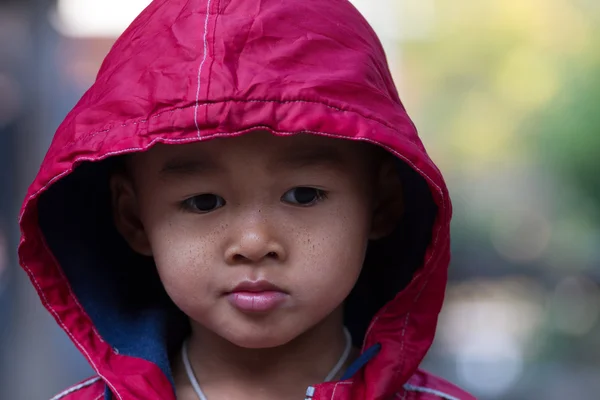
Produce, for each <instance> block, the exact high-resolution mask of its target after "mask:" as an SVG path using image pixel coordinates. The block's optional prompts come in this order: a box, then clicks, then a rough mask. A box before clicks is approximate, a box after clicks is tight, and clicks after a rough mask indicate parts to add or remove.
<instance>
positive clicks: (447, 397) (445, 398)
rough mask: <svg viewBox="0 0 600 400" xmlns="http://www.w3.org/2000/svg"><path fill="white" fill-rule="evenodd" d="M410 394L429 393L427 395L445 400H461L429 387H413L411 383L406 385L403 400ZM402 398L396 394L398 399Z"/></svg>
mask: <svg viewBox="0 0 600 400" xmlns="http://www.w3.org/2000/svg"><path fill="white" fill-rule="evenodd" d="M408 392H417V393H427V394H432V395H434V396H437V397H439V398H441V399H443V400H460V399H459V398H458V397H454V396H451V395H449V394H448V393H444V392H442V391H439V390H436V389H431V388H428V387H424V386H415V385H411V384H409V383H407V384H406V385H404V395H403V396H402V400H404V399H406V394H407V393H408ZM398 396H400V393H397V394H396V397H398Z"/></svg>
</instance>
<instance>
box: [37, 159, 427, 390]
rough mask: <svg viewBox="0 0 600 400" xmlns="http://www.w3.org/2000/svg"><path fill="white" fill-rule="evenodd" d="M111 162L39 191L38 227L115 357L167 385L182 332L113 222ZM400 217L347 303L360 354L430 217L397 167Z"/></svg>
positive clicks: (420, 188) (414, 264)
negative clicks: (145, 367)
mask: <svg viewBox="0 0 600 400" xmlns="http://www.w3.org/2000/svg"><path fill="white" fill-rule="evenodd" d="M116 160H118V159H116V158H110V159H107V160H104V161H100V162H93V163H89V162H86V163H83V164H81V165H79V166H78V167H77V168H75V170H74V171H73V172H72V173H71V174H69V175H68V176H67V177H65V178H64V179H61V180H59V181H58V182H56V183H55V184H54V185H52V186H51V187H50V188H49V189H48V190H47V191H46V192H44V193H43V194H42V195H41V197H40V200H39V203H38V207H39V225H40V228H41V231H42V233H43V236H44V238H45V240H46V243H47V244H48V246H49V249H50V250H51V252H52V254H53V255H54V257H55V258H56V260H57V262H58V264H59V265H60V266H61V267H62V270H63V272H64V275H65V276H66V278H67V280H68V281H69V283H70V285H71V288H72V290H73V292H74V294H75V296H76V297H77V300H78V301H79V303H80V304H81V305H82V307H83V309H84V310H85V311H86V313H87V314H88V315H89V317H90V318H91V320H92V321H93V323H94V326H95V329H96V330H97V331H98V333H99V334H100V336H101V337H102V338H103V340H105V341H106V342H107V343H108V344H109V345H110V346H111V347H112V348H113V349H114V351H115V352H118V353H119V354H122V355H127V356H133V357H139V358H143V359H145V360H148V361H150V362H152V363H154V364H156V365H157V366H158V367H159V368H160V369H161V370H162V371H163V372H164V373H165V375H166V376H167V377H168V378H169V379H170V380H171V382H173V380H172V376H171V372H170V371H171V370H170V365H169V359H170V356H171V355H172V354H173V352H175V351H178V350H179V346H180V344H181V342H182V341H183V339H184V338H185V336H186V335H187V333H188V331H189V326H188V323H187V320H186V317H185V315H184V314H183V313H182V312H181V311H179V310H178V309H177V308H176V306H175V305H174V304H173V303H172V301H171V300H170V299H169V297H168V296H167V294H166V292H165V291H164V289H163V287H162V284H161V282H160V279H159V276H158V273H157V271H156V268H155V266H154V262H153V260H152V259H151V258H149V257H144V256H141V255H139V254H137V253H135V252H133V251H132V250H131V249H130V248H129V246H128V245H127V243H126V242H125V241H124V240H123V238H122V237H121V236H120V234H119V233H118V232H117V230H116V228H115V226H114V224H113V218H112V212H111V197H110V189H109V185H108V177H109V175H110V173H111V171H113V169H114V167H115V162H116ZM398 173H399V179H401V181H402V190H403V195H404V196H403V197H404V214H403V217H402V219H401V221H400V223H399V224H398V227H397V229H396V230H395V231H394V232H393V233H392V234H391V235H390V236H388V237H386V238H384V239H381V240H378V241H373V242H371V243H370V244H369V247H368V249H367V255H366V259H365V262H364V267H363V271H362V273H361V276H360V277H359V280H358V282H357V284H356V286H355V288H354V289H353V291H352V292H351V294H350V296H349V297H348V299H347V303H346V312H345V320H346V321H345V323H346V326H347V327H348V329H349V330H350V332H351V334H352V338H353V342H354V345H355V346H357V347H360V346H361V345H362V343H363V340H364V337H365V333H366V331H367V329H368V326H369V324H370V322H371V320H372V319H373V317H374V315H375V314H376V313H377V312H378V311H379V310H380V309H381V308H382V307H383V306H384V305H385V304H386V303H388V302H389V301H391V300H392V299H393V298H394V297H395V296H396V295H397V294H398V293H399V292H400V291H401V290H402V289H404V288H405V287H406V286H407V285H408V284H409V283H410V281H411V279H412V277H413V275H414V273H415V271H417V270H418V269H419V268H420V267H421V266H422V265H423V261H424V256H425V251H426V249H427V247H428V246H429V244H430V241H431V238H432V229H433V225H434V220H435V217H436V213H437V206H436V205H435V203H434V201H433V199H432V196H431V192H430V189H429V187H428V185H427V183H426V182H425V180H424V179H423V178H422V177H421V176H420V175H419V174H418V173H417V172H416V171H414V170H413V169H412V168H410V167H409V166H407V165H406V164H405V163H404V162H402V161H400V160H398Z"/></svg>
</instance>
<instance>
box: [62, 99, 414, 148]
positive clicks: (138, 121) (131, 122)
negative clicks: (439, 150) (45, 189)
mask: <svg viewBox="0 0 600 400" xmlns="http://www.w3.org/2000/svg"><path fill="white" fill-rule="evenodd" d="M222 103H276V104H295V103H299V104H317V105H320V106H324V107H327V108H330V109H332V110H336V111H339V112H343V113H351V114H356V115H358V116H360V117H362V118H364V119H367V120H369V121H373V122H376V123H378V124H380V125H382V126H385V127H386V128H389V129H391V130H392V131H394V132H396V133H398V134H402V132H400V131H399V130H398V129H397V128H396V127H394V126H393V125H391V124H389V123H387V122H386V121H384V120H382V119H379V118H378V117H374V116H368V115H364V114H363V113H361V112H359V111H357V110H351V109H343V108H339V107H336V106H332V105H329V104H327V103H324V102H321V101H315V100H304V99H294V100H276V99H222V100H213V101H206V102H202V103H198V104H193V105H187V106H182V107H175V108H172V109H170V110H165V111H162V112H159V113H157V114H153V115H151V116H149V117H143V118H142V119H130V120H126V121H125V122H123V123H121V124H119V123H118V122H117V123H116V124H115V125H113V126H110V127H108V128H106V129H102V130H99V131H94V132H91V133H88V134H85V135H82V136H78V137H76V138H74V139H72V140H71V141H69V142H67V143H66V144H65V145H64V146H62V147H63V148H68V147H71V146H72V145H74V144H76V143H80V142H83V141H84V140H86V139H90V138H92V137H94V136H96V135H99V134H101V133H107V132H110V131H111V130H113V129H115V128H118V127H119V128H124V127H126V126H129V125H140V124H145V123H148V122H149V121H150V120H151V119H156V118H158V117H160V116H162V115H164V114H167V113H171V114H172V113H174V112H175V111H183V110H187V109H189V108H192V107H208V106H211V105H215V104H222ZM394 104H396V105H399V104H398V103H394ZM200 138H201V136H200ZM407 139H408V138H407ZM409 140H410V141H411V142H414V140H412V139H409Z"/></svg>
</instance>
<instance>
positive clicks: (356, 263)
mask: <svg viewBox="0 0 600 400" xmlns="http://www.w3.org/2000/svg"><path fill="white" fill-rule="evenodd" d="M369 225H370V219H369V218H368V214H367V213H366V211H365V210H364V209H363V207H359V206H355V207H348V206H347V207H331V209H330V210H329V212H327V213H323V215H320V216H319V218H318V223H317V221H314V223H313V224H312V226H313V227H312V228H307V229H306V230H305V231H304V232H303V233H302V236H303V237H302V238H299V239H298V240H296V243H297V244H298V245H299V247H300V248H299V249H297V250H296V251H295V252H294V253H295V254H300V255H302V256H303V257H304V259H303V261H302V264H303V265H304V268H303V269H302V270H303V271H302V276H303V285H304V287H305V290H306V293H310V295H312V296H317V297H323V298H324V299H323V301H327V299H332V300H333V299H336V301H338V302H340V303H341V301H343V300H344V299H345V297H346V296H347V295H348V294H349V293H350V291H351V290H352V288H353V287H354V284H355V283H356V281H357V279H358V276H359V274H360V272H361V270H362V265H363V262H364V258H365V253H366V248H367V243H368V233H369V232H368V230H369Z"/></svg>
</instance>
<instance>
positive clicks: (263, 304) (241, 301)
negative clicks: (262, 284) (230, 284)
mask: <svg viewBox="0 0 600 400" xmlns="http://www.w3.org/2000/svg"><path fill="white" fill-rule="evenodd" d="M286 297H287V295H286V294H285V293H282V292H275V291H268V292H232V293H229V294H228V295H227V299H228V300H229V302H230V303H231V304H232V305H233V306H234V307H235V308H237V309H238V310H240V311H243V312H252V313H259V312H267V311H271V310H274V309H275V308H277V307H279V306H280V305H281V303H283V302H284V301H285V298H286Z"/></svg>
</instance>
